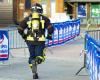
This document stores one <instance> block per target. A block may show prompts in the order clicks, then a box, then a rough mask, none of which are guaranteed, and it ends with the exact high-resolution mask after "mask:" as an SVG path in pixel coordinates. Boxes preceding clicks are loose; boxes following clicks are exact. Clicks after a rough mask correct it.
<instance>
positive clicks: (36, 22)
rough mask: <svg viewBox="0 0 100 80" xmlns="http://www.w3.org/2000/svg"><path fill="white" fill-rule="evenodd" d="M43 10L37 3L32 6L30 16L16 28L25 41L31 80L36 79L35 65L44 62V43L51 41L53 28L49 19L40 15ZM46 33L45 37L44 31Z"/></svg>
mask: <svg viewBox="0 0 100 80" xmlns="http://www.w3.org/2000/svg"><path fill="white" fill-rule="evenodd" d="M42 13H43V8H42V5H40V4H39V3H35V4H33V6H32V7H31V14H30V15H29V16H28V17H26V18H25V19H24V20H22V21H21V22H20V24H19V27H18V32H19V34H20V35H21V36H22V38H23V39H24V40H25V42H26V44H27V46H28V49H29V52H30V56H29V61H28V62H29V66H30V68H31V70H32V73H33V79H38V78H39V76H38V72H37V65H38V64H41V63H42V62H44V61H45V57H46V56H45V53H44V49H45V41H46V39H49V40H52V34H53V32H54V28H53V26H52V25H51V22H50V20H49V18H47V17H46V16H44V15H42ZM46 29H47V31H48V35H47V37H46V36H45V31H46Z"/></svg>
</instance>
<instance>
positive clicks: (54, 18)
mask: <svg viewBox="0 0 100 80" xmlns="http://www.w3.org/2000/svg"><path fill="white" fill-rule="evenodd" d="M50 19H51V22H52V23H55V22H64V21H69V20H70V18H69V16H68V15H66V13H56V0H51V18H50Z"/></svg>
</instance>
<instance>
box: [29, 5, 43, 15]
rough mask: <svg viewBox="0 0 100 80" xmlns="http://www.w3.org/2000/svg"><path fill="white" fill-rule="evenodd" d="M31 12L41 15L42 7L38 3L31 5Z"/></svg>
mask: <svg viewBox="0 0 100 80" xmlns="http://www.w3.org/2000/svg"><path fill="white" fill-rule="evenodd" d="M31 10H32V12H34V11H35V12H38V13H40V14H42V13H43V8H42V5H41V4H39V3H35V4H33V5H32V8H31Z"/></svg>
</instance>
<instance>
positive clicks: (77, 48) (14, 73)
mask: <svg viewBox="0 0 100 80" xmlns="http://www.w3.org/2000/svg"><path fill="white" fill-rule="evenodd" d="M83 43H84V39H82V38H81V37H78V38H76V39H75V40H71V41H70V42H67V43H66V44H64V45H61V46H55V47H50V48H48V49H47V59H46V61H45V63H43V64H41V65H39V66H38V72H39V76H40V79H39V80H89V76H88V74H87V72H86V70H85V69H83V70H82V71H81V72H80V73H79V74H78V75H75V73H76V72H77V71H78V70H79V69H80V68H81V67H82V66H83V55H82V56H80V53H81V50H83V49H84V45H83ZM27 60H28V50H27V49H18V50H11V55H10V59H9V61H8V62H6V63H5V64H0V80H33V79H32V74H31V70H30V69H29V67H28V63H27Z"/></svg>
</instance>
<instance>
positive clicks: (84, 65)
mask: <svg viewBox="0 0 100 80" xmlns="http://www.w3.org/2000/svg"><path fill="white" fill-rule="evenodd" d="M83 53H84V64H83V66H82V67H81V68H80V69H79V70H78V71H77V72H76V75H78V74H79V73H80V71H81V70H82V69H84V68H85V67H86V63H85V60H86V51H83Z"/></svg>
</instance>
